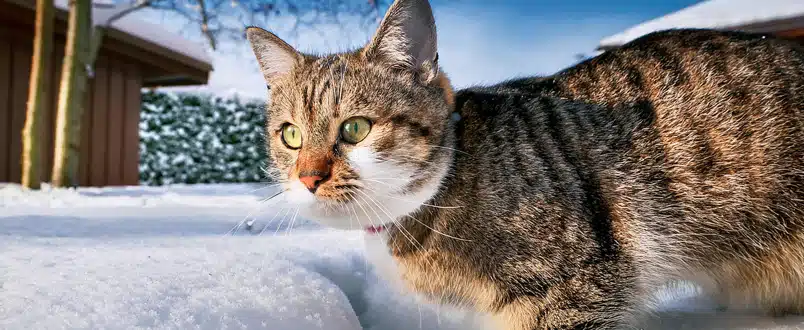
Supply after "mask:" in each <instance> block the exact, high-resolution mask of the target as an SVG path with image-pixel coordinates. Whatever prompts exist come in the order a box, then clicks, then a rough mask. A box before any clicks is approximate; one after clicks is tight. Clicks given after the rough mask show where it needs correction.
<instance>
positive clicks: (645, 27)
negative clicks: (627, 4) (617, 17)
mask: <svg viewBox="0 0 804 330" xmlns="http://www.w3.org/2000/svg"><path fill="white" fill-rule="evenodd" d="M793 18H799V21H800V22H799V23H798V26H797V27H804V1H801V0H766V1H757V0H709V1H703V2H700V3H698V4H695V5H692V6H689V7H687V8H684V9H682V10H679V11H676V12H674V13H671V14H668V15H665V16H662V17H659V18H656V19H653V20H650V21H647V22H645V23H642V24H639V25H636V26H634V27H631V28H629V29H627V30H625V31H623V32H621V33H618V34H615V35H612V36H609V37H606V38H604V39H603V40H601V41H600V46H599V48H603V49H605V48H610V47H617V46H620V45H623V44H625V43H628V42H629V41H632V40H634V39H636V38H639V37H641V36H643V35H646V34H648V33H651V32H656V31H660V30H666V29H674V28H710V29H739V28H744V27H746V26H749V25H755V24H766V23H771V22H779V21H784V20H788V19H793ZM794 27H796V26H789V27H785V28H789V29H792V28H794ZM757 32H759V31H757Z"/></svg>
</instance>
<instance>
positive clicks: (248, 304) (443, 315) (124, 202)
mask: <svg viewBox="0 0 804 330" xmlns="http://www.w3.org/2000/svg"><path fill="white" fill-rule="evenodd" d="M272 192H274V191H273V190H272V189H271V188H270V187H268V188H266V187H264V186H262V187H261V186H259V185H256V186H255V185H245V184H243V185H198V186H183V185H179V186H170V187H160V188H153V187H124V188H99V189H98V188H81V189H78V190H74V189H50V188H47V187H45V189H43V190H42V191H27V190H24V189H21V188H20V187H19V186H17V185H5V186H3V185H0V292H2V294H0V328H1V329H10V330H15V329H292V330H307V329H332V330H358V329H370V330H397V329H398V330H403V329H404V330H410V329H455V330H457V329H483V328H487V327H485V326H484V325H485V324H486V323H485V322H486V321H487V318H486V317H484V316H483V315H478V314H475V313H471V312H468V311H461V310H456V309H453V308H448V307H445V306H435V305H431V304H428V303H425V302H421V301H418V300H417V299H415V298H414V297H413V296H411V295H408V294H404V293H401V292H400V291H399V290H398V289H397V288H396V286H395V285H393V284H392V283H389V282H386V281H385V280H383V279H381V277H380V276H379V275H378V273H379V272H381V271H383V270H382V269H381V268H383V267H376V266H373V265H372V263H371V262H369V261H368V259H367V258H371V259H372V262H377V264H378V265H380V266H382V263H381V262H382V260H381V259H377V258H382V257H383V255H384V251H383V249H384V246H383V245H382V244H378V243H379V242H377V241H376V240H372V239H369V240H366V237H364V234H363V233H362V232H360V231H340V230H333V229H327V228H321V227H320V226H317V225H315V224H314V223H312V222H310V221H304V220H301V219H297V220H296V221H294V222H293V225H292V226H289V225H288V223H290V221H289V219H290V218H291V217H292V216H293V215H294V214H293V212H291V211H292V210H287V209H283V208H281V207H278V206H277V205H272V204H266V203H263V202H262V201H261V200H262V199H263V198H264V197H266V196H270V195H271V194H272ZM249 214H252V215H253V218H254V225H253V226H252V227H250V228H248V227H247V226H237V225H238V224H239V223H242V222H243V221H244V220H248V219H250V216H249ZM233 228H234V229H235V230H232V229H233ZM227 232H228V233H231V234H229V235H226V233H227ZM260 232H262V235H259V233H260ZM687 291H688V292H686V293H684V292H681V293H676V294H669V293H668V294H666V298H667V299H666V300H667V304H666V306H665V308H664V310H662V311H659V312H657V316H656V317H654V318H652V319H650V320H649V321H648V323H647V324H646V325H645V326H643V328H645V329H804V320H802V319H800V318H798V319H797V318H785V319H770V318H763V317H759V316H752V315H740V314H729V313H714V312H712V309H711V306H708V305H706V304H700V303H699V302H694V301H693V300H690V299H693V298H692V297H693V296H694V292H689V290H687Z"/></svg>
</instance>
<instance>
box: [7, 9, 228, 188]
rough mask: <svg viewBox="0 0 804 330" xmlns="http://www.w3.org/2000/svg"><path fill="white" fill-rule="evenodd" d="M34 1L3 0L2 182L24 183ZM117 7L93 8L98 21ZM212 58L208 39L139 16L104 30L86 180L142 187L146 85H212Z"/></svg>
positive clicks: (89, 104) (89, 110) (61, 33)
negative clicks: (141, 129) (142, 117)
mask: <svg viewBox="0 0 804 330" xmlns="http://www.w3.org/2000/svg"><path fill="white" fill-rule="evenodd" d="M35 6H36V4H35V0H0V182H20V177H21V165H20V160H21V150H22V138H21V132H22V128H23V126H24V123H25V112H26V103H27V99H28V80H29V79H28V78H29V76H30V67H31V57H32V52H33V45H32V41H33V37H34V21H35ZM66 8H67V1H66V0H61V1H59V0H57V1H56V12H55V22H54V30H53V31H54V36H53V37H54V40H53V41H54V44H53V53H52V59H53V60H52V61H51V69H50V71H51V73H50V75H51V76H50V77H51V79H50V84H49V89H48V97H49V98H50V99H52V101H51V106H50V107H49V109H48V111H46V114H45V115H44V125H43V126H44V128H43V130H42V132H41V134H42V137H43V138H42V139H41V141H43V143H44V145H42V151H43V155H42V157H41V163H42V171H41V173H42V179H43V181H44V182H48V181H49V180H50V172H51V168H52V165H53V144H54V126H55V113H56V99H57V94H58V86H59V79H60V73H61V72H60V71H61V62H62V58H63V56H64V43H65V39H66V29H67V10H66ZM115 11H116V10H115V9H112V8H109V9H97V8H96V9H94V10H93V19H94V21H95V22H105V19H106V18H108V17H110V16H111V15H112V14H113V13H114V12H115ZM210 63H211V59H210V57H209V56H208V55H207V54H206V52H205V49H204V47H203V45H199V44H195V43H193V42H190V41H188V40H186V39H184V38H182V37H180V36H177V35H175V34H173V33H170V32H168V31H164V30H162V29H161V28H160V27H158V26H155V25H153V24H149V23H147V22H143V21H141V20H138V19H136V18H134V17H133V16H130V15H129V16H123V18H121V19H119V20H117V21H115V22H114V23H113V24H112V26H111V28H109V29H108V32H107V33H106V34H105V37H104V40H103V43H102V46H101V49H100V52H99V54H98V59H97V62H96V66H95V68H94V72H93V77H92V78H91V79H90V80H89V83H88V86H87V90H88V93H87V98H86V104H85V107H84V113H83V118H82V125H81V135H82V136H81V148H80V164H79V184H80V185H82V186H107V185H136V184H138V182H139V179H138V176H139V174H138V165H139V164H138V163H139V116H140V108H141V104H140V91H141V89H142V88H144V87H158V86H180V85H201V84H206V83H207V79H208V77H209V73H210V71H212V66H211V64H210Z"/></svg>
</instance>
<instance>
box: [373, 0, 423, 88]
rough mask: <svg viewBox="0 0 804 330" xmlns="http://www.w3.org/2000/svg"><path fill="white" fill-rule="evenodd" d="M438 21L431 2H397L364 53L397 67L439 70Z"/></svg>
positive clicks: (416, 0) (415, 0)
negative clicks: (434, 15) (436, 24)
mask: <svg viewBox="0 0 804 330" xmlns="http://www.w3.org/2000/svg"><path fill="white" fill-rule="evenodd" d="M437 51H438V50H437V42H436V27H435V19H434V18H433V10H432V8H431V7H430V2H429V1H428V0H396V1H394V3H393V4H391V7H390V8H388V12H387V13H386V14H385V17H384V18H383V20H382V23H380V26H379V28H377V32H376V33H375V34H374V37H373V38H372V39H371V42H370V43H369V44H368V45H367V46H366V47H365V48H364V50H363V52H364V54H365V55H366V56H367V57H368V58H369V59H376V60H381V61H383V62H385V63H387V64H389V65H391V66H393V67H397V68H403V69H408V70H414V71H418V70H422V69H424V70H425V71H430V72H427V73H429V75H430V76H431V77H434V76H435V73H437V71H438V67H437V66H438V63H437V61H438V53H437Z"/></svg>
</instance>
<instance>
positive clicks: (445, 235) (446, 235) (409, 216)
mask: <svg viewBox="0 0 804 330" xmlns="http://www.w3.org/2000/svg"><path fill="white" fill-rule="evenodd" d="M366 189H368V190H371V191H372V192H375V193H377V192H376V191H374V190H372V189H371V188H369V187H366ZM363 194H365V193H363ZM378 195H380V194H378ZM387 197H391V198H393V196H387ZM411 203H413V202H411ZM421 205H424V206H430V205H429V204H421ZM432 206H433V207H436V208H460V207H462V206H456V207H439V206H435V205H432ZM389 217H390V215H389ZM405 217H408V218H411V219H413V220H415V221H416V222H418V223H419V224H421V225H422V226H425V227H427V229H430V230H432V231H433V232H434V233H436V234H439V235H442V236H444V237H448V238H452V239H455V240H459V241H464V242H473V240H470V239H465V238H460V237H455V236H452V235H448V234H445V233H442V232H440V231H438V230H437V229H435V228H433V227H430V226H428V225H427V224H425V223H424V222H422V221H420V220H419V219H416V218H415V217H413V216H411V215H410V214H406V215H405Z"/></svg>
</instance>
